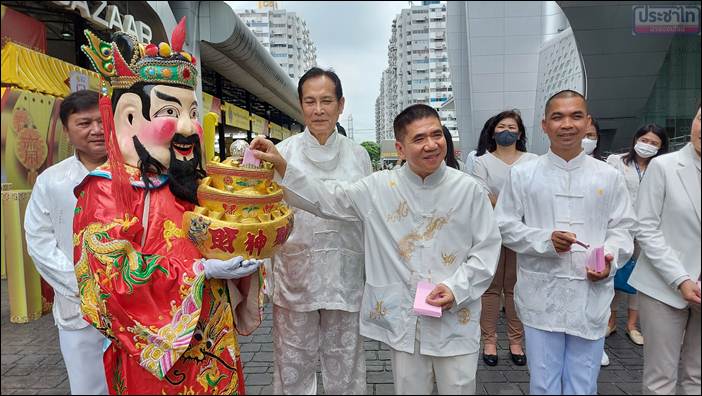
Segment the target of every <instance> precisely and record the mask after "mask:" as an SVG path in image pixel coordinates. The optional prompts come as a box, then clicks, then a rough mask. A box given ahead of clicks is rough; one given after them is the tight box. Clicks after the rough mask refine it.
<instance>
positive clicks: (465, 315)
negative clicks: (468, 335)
mask: <svg viewBox="0 0 702 396" xmlns="http://www.w3.org/2000/svg"><path fill="white" fill-rule="evenodd" d="M456 315H457V316H458V323H460V324H462V325H464V326H465V325H467V324H468V322H469V321H470V309H468V308H461V309H459V310H458V312H457V313H456Z"/></svg>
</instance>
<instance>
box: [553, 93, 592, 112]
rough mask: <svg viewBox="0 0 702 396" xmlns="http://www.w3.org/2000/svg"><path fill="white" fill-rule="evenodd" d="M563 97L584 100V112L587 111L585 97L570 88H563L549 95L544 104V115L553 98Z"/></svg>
mask: <svg viewBox="0 0 702 396" xmlns="http://www.w3.org/2000/svg"><path fill="white" fill-rule="evenodd" d="M564 98H580V99H582V100H583V102H585V112H586V113H587V112H588V111H587V99H585V97H584V96H583V94H581V93H580V92H578V91H573V90H572V89H564V90H562V91H558V92H556V93H555V94H553V95H551V97H550V98H548V100H547V101H546V106H545V107H544V116H548V108H549V107H550V106H551V102H552V101H553V100H555V99H564Z"/></svg>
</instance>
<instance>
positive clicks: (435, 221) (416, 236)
mask: <svg viewBox="0 0 702 396" xmlns="http://www.w3.org/2000/svg"><path fill="white" fill-rule="evenodd" d="M447 223H448V217H432V218H431V219H430V220H429V222H428V223H427V226H426V228H425V229H424V232H422V233H420V232H419V231H418V230H417V229H415V230H412V231H411V232H410V233H409V234H407V235H405V236H404V237H402V238H401V239H400V241H399V242H398V246H397V250H398V252H399V254H400V257H401V258H402V261H404V262H407V261H409V260H410V259H411V258H412V254H413V253H414V249H415V248H416V243H417V242H419V241H430V240H432V239H434V236H435V235H436V233H437V232H438V231H439V230H440V229H441V228H442V227H443V226H444V225H446V224H447Z"/></svg>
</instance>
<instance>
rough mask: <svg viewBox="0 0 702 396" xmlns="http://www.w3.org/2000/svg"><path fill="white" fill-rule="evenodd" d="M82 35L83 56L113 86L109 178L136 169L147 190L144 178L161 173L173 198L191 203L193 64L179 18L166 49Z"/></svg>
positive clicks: (197, 169) (195, 154)
mask: <svg viewBox="0 0 702 396" xmlns="http://www.w3.org/2000/svg"><path fill="white" fill-rule="evenodd" d="M85 35H86V37H87V38H88V44H89V45H84V46H83V47H82V48H83V52H85V53H86V55H88V57H89V58H90V61H91V63H92V64H93V67H94V68H95V69H96V70H97V71H98V72H100V73H101V74H102V75H103V76H105V77H106V78H108V79H109V80H110V83H111V84H112V87H113V93H112V110H113V114H112V115H111V117H110V118H112V119H113V123H112V125H108V127H106V129H105V134H106V135H107V136H106V137H107V139H106V140H107V141H108V143H107V144H108V155H109V156H110V166H111V168H112V169H111V171H112V173H113V176H114V173H115V172H116V169H118V168H122V166H123V165H124V164H126V165H130V166H132V167H137V168H139V169H140V171H141V176H142V179H143V180H144V184H145V185H146V187H147V188H149V186H150V185H151V183H150V179H149V178H148V175H149V174H154V173H156V174H162V173H167V174H168V176H169V185H170V188H171V191H172V192H173V193H174V195H176V197H179V198H182V199H185V200H188V201H190V202H193V203H197V196H196V189H197V180H198V179H200V178H202V177H204V176H205V173H204V171H203V169H202V162H201V158H202V150H201V146H200V142H201V139H202V126H201V125H200V123H199V121H198V117H199V114H198V103H197V99H196V97H195V86H196V84H197V69H196V67H195V62H196V60H195V58H194V57H193V56H192V55H190V54H189V53H187V52H184V51H181V50H182V45H183V42H184V40H185V18H183V19H181V21H180V23H179V24H178V26H176V28H175V30H174V31H173V37H172V38H171V41H172V44H173V45H172V46H169V44H168V43H161V44H159V45H158V46H156V45H154V44H149V45H147V46H145V47H144V46H143V45H142V44H140V43H138V42H137V40H136V39H135V38H134V37H133V36H130V35H128V34H125V33H116V34H115V35H113V42H111V43H108V42H105V41H102V40H101V39H100V38H98V37H97V36H95V35H94V34H93V33H91V32H89V31H87V30H86V31H85ZM103 117H105V115H104V114H103ZM105 121H106V120H104V119H103V124H106V122H105ZM113 179H114V178H113Z"/></svg>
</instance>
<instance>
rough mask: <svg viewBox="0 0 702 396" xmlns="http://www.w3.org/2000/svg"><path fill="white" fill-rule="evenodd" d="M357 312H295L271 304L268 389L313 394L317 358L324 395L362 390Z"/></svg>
mask: <svg viewBox="0 0 702 396" xmlns="http://www.w3.org/2000/svg"><path fill="white" fill-rule="evenodd" d="M358 315H359V313H358V312H346V311H337V310H318V311H311V312H295V311H291V310H289V309H285V308H282V307H280V306H277V305H274V306H273V343H274V348H273V349H274V350H275V352H274V355H275V359H274V362H273V393H274V394H276V395H281V394H285V395H316V394H317V375H316V373H317V359H319V360H320V361H321V363H322V382H323V384H324V393H325V394H327V395H348V394H354V395H362V394H365V393H366V360H365V353H364V350H363V338H362V337H361V335H360V332H359V318H358Z"/></svg>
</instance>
